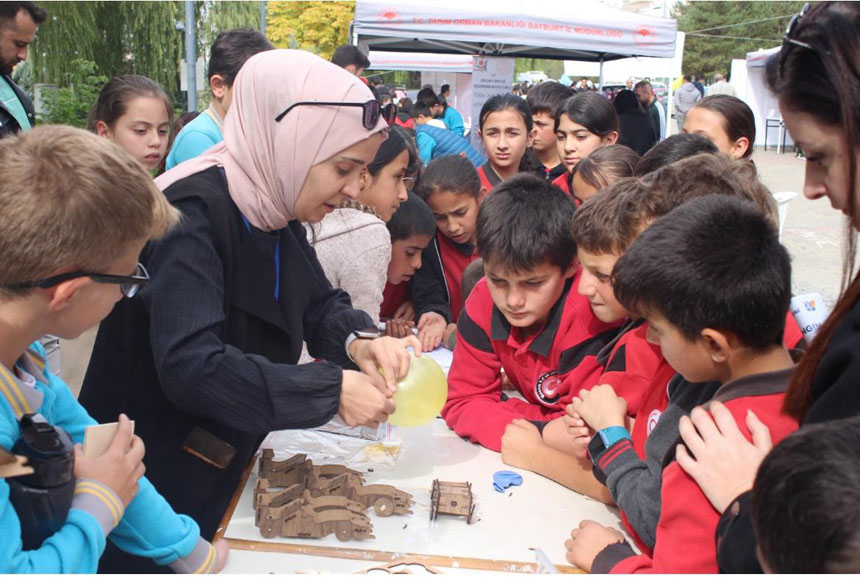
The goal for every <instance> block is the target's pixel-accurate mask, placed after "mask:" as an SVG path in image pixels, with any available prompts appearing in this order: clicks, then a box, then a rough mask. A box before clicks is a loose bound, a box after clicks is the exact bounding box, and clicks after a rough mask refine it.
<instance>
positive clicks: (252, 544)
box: [227, 538, 584, 573]
mask: <svg viewBox="0 0 860 577" xmlns="http://www.w3.org/2000/svg"><path fill="white" fill-rule="evenodd" d="M227 542H228V543H229V544H230V548H231V549H244V550H247V551H262V552H266V553H288V554H292V555H312V556H315V557H332V558H335V559H355V560H357V561H382V562H393V561H403V560H404V559H408V560H409V561H410V562H412V563H416V562H418V563H423V564H425V565H431V566H434V567H453V568H457V569H477V570H482V571H507V572H512V573H536V572H537V568H538V566H537V563H525V562H522V561H503V560H499V559H476V558H472V557H448V556H444V555H422V554H416V553H396V552H393V551H373V550H368V549H352V548H349V547H323V546H320V545H304V544H296V543H278V542H262V541H249V540H246V539H231V538H228V539H227ZM555 567H556V569H558V571H559V572H560V573H584V571H582V570H580V569H577V568H576V567H573V566H563V565H562V566H559V565H556V566H555Z"/></svg>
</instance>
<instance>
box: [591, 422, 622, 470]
mask: <svg viewBox="0 0 860 577" xmlns="http://www.w3.org/2000/svg"><path fill="white" fill-rule="evenodd" d="M629 438H630V432H629V431H628V430H627V429H626V428H624V427H619V426H615V427H606V428H605V429H600V430H599V431H597V434H596V435H594V437H593V438H592V439H591V442H589V443H588V456H589V457H591V460H592V462H596V461H597V459H598V458H599V457H600V455H601V453H603V451H605V450H606V449H608V448H609V447H611V446H612V445H614V444H615V443H617V442H618V441H620V440H621V439H629Z"/></svg>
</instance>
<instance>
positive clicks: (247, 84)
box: [155, 50, 388, 230]
mask: <svg viewBox="0 0 860 577" xmlns="http://www.w3.org/2000/svg"><path fill="white" fill-rule="evenodd" d="M372 99H373V95H372V94H371V92H370V89H369V88H367V86H365V85H364V83H363V82H362V81H361V80H360V79H358V78H357V77H355V76H353V75H352V74H350V73H349V72H347V71H346V70H344V69H342V68H340V67H339V66H336V65H334V64H332V63H330V62H327V61H325V60H323V59H322V58H319V57H318V56H315V55H313V54H311V53H309V52H303V51H301V50H270V51H267V52H260V53H259V54H256V55H254V56H252V57H251V58H250V59H248V61H247V62H246V63H245V65H244V66H242V69H241V70H240V71H239V74H238V75H237V76H236V81H235V83H234V84H233V102H232V104H231V105H230V110H229V111H228V112H227V118H226V119H225V120H224V140H223V142H221V143H219V144H217V145H215V146H213V147H212V148H210V149H209V150H207V151H206V152H205V153H203V154H202V155H201V156H198V157H197V158H194V159H192V160H187V161H185V162H183V163H182V164H179V165H178V166H176V167H174V168H173V169H172V170H169V171H167V172H166V173H164V174H162V175H161V176H159V177H158V178H157V179H155V183H156V184H157V185H158V187H159V188H160V189H161V190H165V189H166V188H167V187H169V186H170V185H171V184H173V183H174V182H176V181H178V180H181V179H183V178H185V177H187V176H190V175H192V174H196V173H198V172H201V171H203V170H206V169H207V168H211V167H212V166H223V167H224V170H225V172H226V173H227V186H228V188H229V191H230V196H231V198H232V199H233V201H234V202H235V203H236V206H238V207H239V210H240V211H241V212H242V214H243V215H245V217H246V218H247V219H248V220H249V221H250V222H251V224H253V225H254V226H255V227H257V228H259V229H262V230H278V229H281V228H284V227H285V226H286V225H287V223H288V222H289V221H290V220H292V219H294V218H295V216H294V215H293V207H294V206H295V204H296V199H297V198H298V196H299V193H300V192H301V190H302V186H303V185H304V183H305V179H306V178H307V176H308V173H309V172H310V170H311V168H312V167H313V166H314V165H316V164H319V163H320V162H324V161H326V160H328V159H329V158H331V157H332V156H334V155H335V154H337V153H338V152H340V151H342V150H345V149H346V148H349V147H350V146H352V145H354V144H356V143H358V142H360V141H362V140H364V139H365V138H367V137H369V136H370V135H372V134H374V133H377V132H381V131H383V130H386V129H387V128H388V125H387V124H386V122H385V120H384V119H382V118H381V117H380V119H379V121H378V122H377V124H376V127H375V128H374V129H373V130H368V129H366V128H365V127H364V125H363V124H362V109H361V108H360V107H357V106H298V107H296V108H294V109H293V110H291V111H290V112H289V114H287V115H286V116H284V118H283V119H281V121H280V122H275V117H276V116H277V115H278V114H280V113H281V112H283V111H284V110H286V109H287V107H289V106H290V105H292V104H294V103H296V102H306V101H329V102H358V103H364V102H367V101H368V100H372Z"/></svg>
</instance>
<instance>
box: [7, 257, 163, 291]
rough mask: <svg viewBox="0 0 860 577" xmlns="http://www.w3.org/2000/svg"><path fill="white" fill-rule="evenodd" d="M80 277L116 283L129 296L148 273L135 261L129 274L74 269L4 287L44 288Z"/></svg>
mask: <svg viewBox="0 0 860 577" xmlns="http://www.w3.org/2000/svg"><path fill="white" fill-rule="evenodd" d="M81 277H89V278H91V279H93V280H94V281H95V282H98V283H104V284H118V285H119V290H120V291H122V294H123V296H125V297H128V298H131V297H133V296H134V295H136V294H137V293H138V292H140V289H141V287H142V286H143V285H145V284H146V283H148V282H149V273H148V272H146V268H145V267H144V266H143V265H142V264H140V263H137V269H136V270H135V271H134V274H133V275H131V276H121V275H115V274H102V273H99V272H84V271H74V272H67V273H63V274H58V275H57V276H52V277H49V278H46V279H42V280H33V281H27V282H22V283H18V284H15V285H10V286H8V287H6V288H7V289H9V290H20V289H27V288H43V289H45V288H51V287H53V286H57V285H58V284H60V283H61V282H65V281H67V280H72V279H76V278H81Z"/></svg>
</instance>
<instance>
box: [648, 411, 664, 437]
mask: <svg viewBox="0 0 860 577" xmlns="http://www.w3.org/2000/svg"><path fill="white" fill-rule="evenodd" d="M662 414H663V412H662V411H660V410H658V409H654V410H653V411H651V414H650V415H648V422H647V424H646V427H645V434H646V435H650V434H651V431H653V430H654V427H656V426H657V423H658V422H660V415H662Z"/></svg>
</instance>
